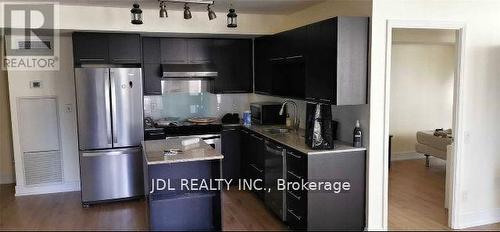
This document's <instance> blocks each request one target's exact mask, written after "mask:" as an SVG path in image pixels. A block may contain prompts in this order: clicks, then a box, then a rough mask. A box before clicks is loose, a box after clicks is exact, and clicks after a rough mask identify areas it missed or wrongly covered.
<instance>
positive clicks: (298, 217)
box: [288, 209, 302, 221]
mask: <svg viewBox="0 0 500 232" xmlns="http://www.w3.org/2000/svg"><path fill="white" fill-rule="evenodd" d="M288 212H289V213H290V214H291V215H293V216H294V217H295V218H297V220H299V221H300V220H302V217H301V216H298V215H297V214H295V213H294V212H293V210H291V209H288Z"/></svg>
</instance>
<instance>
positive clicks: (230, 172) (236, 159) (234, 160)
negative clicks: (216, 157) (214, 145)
mask: <svg viewBox="0 0 500 232" xmlns="http://www.w3.org/2000/svg"><path fill="white" fill-rule="evenodd" d="M221 144H222V148H221V152H222V155H223V156H224V160H223V162H222V175H223V178H225V179H226V180H230V179H232V180H233V181H237V179H239V178H240V177H241V172H240V170H241V167H240V163H241V157H240V153H241V149H240V146H241V140H240V129H239V127H227V128H226V127H224V128H223V130H222V133H221Z"/></svg>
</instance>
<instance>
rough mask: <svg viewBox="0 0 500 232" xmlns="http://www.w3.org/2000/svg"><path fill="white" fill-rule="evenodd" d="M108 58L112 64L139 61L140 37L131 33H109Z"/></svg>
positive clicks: (137, 62) (135, 62)
mask: <svg viewBox="0 0 500 232" xmlns="http://www.w3.org/2000/svg"><path fill="white" fill-rule="evenodd" d="M108 41H109V59H110V61H111V63H113V64H139V63H141V37H140V36H139V35H132V34H110V35H109V37H108Z"/></svg>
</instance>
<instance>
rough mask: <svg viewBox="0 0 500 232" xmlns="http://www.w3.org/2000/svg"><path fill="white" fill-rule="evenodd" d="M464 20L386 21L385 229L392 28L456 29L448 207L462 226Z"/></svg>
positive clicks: (456, 223)
mask: <svg viewBox="0 0 500 232" xmlns="http://www.w3.org/2000/svg"><path fill="white" fill-rule="evenodd" d="M465 26H466V25H465V23H463V22H449V21H426V20H387V34H386V60H385V97H384V98H385V103H384V137H383V138H384V176H385V178H384V191H385V193H384V215H385V216H386V217H385V220H384V221H385V222H384V223H385V228H387V227H388V212H389V211H388V203H389V201H388V200H389V188H388V186H389V160H388V159H389V112H390V96H391V95H390V92H391V91H390V90H391V88H390V87H391V85H390V82H391V81H390V80H391V55H392V30H393V29H395V28H396V29H398V28H402V29H451V30H456V31H457V33H456V53H455V54H456V57H455V59H456V61H455V64H456V67H455V81H454V94H453V138H454V141H455V142H454V151H453V152H454V154H453V155H452V158H451V160H448V161H447V162H448V163H449V162H451V163H452V164H453V165H451V166H450V168H451V170H450V171H451V173H450V174H451V175H452V176H451V188H450V190H451V199H450V204H449V207H448V226H449V227H450V228H453V229H456V228H458V227H459V221H458V215H459V212H460V211H459V209H460V201H459V199H460V198H459V193H460V183H461V181H460V175H459V173H460V170H461V160H462V158H461V157H462V145H463V138H464V136H463V134H464V133H463V127H462V119H463V103H464V101H463V79H464V66H465V65H464V62H465V35H466V33H465Z"/></svg>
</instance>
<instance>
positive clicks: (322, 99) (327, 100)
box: [319, 98, 332, 102]
mask: <svg viewBox="0 0 500 232" xmlns="http://www.w3.org/2000/svg"><path fill="white" fill-rule="evenodd" d="M319 100H320V101H325V102H331V101H332V100H330V99H324V98H321V99H319Z"/></svg>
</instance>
